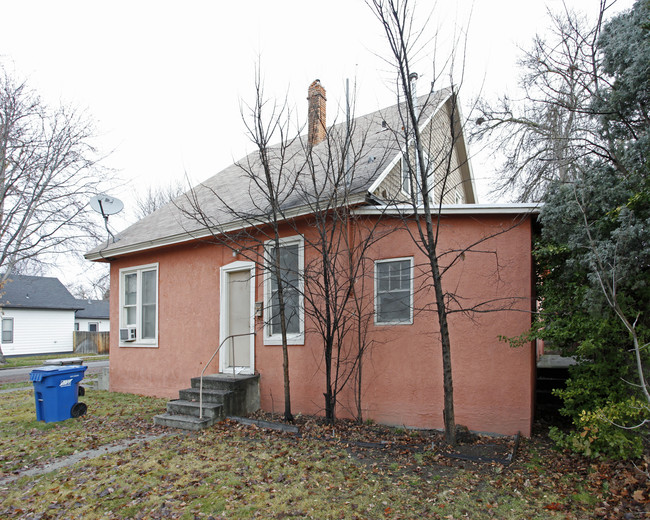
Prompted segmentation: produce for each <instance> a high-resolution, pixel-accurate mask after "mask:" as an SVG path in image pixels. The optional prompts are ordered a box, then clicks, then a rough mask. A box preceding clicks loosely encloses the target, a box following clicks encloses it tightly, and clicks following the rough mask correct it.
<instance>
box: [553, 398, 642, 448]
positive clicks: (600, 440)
mask: <svg viewBox="0 0 650 520" xmlns="http://www.w3.org/2000/svg"><path fill="white" fill-rule="evenodd" d="M644 420H649V421H650V408H649V407H648V405H647V404H644V403H643V402H641V401H639V400H638V399H636V398H634V397H632V398H630V399H627V400H626V401H620V402H610V403H607V404H606V405H604V406H602V407H600V408H598V409H596V410H593V411H586V410H583V411H582V412H581V413H580V414H579V415H578V417H576V418H575V419H574V421H573V424H574V426H575V429H574V430H572V431H570V432H566V433H565V432H562V431H561V430H559V429H558V428H556V427H553V428H551V430H550V432H549V434H550V437H551V438H552V439H553V440H554V441H555V442H556V443H557V445H558V446H560V447H562V448H567V449H569V450H571V451H574V452H576V453H581V454H583V455H585V456H587V457H592V458H598V457H604V458H621V459H629V458H637V457H640V456H641V455H642V454H643V435H644V434H646V433H647V432H648V427H647V425H645V424H642V423H643V422H644ZM639 425H641V426H639Z"/></svg>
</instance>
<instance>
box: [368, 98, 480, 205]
mask: <svg viewBox="0 0 650 520" xmlns="http://www.w3.org/2000/svg"><path fill="white" fill-rule="evenodd" d="M452 103H454V100H453V99H452V98H451V97H448V98H447V99H445V100H444V101H443V102H442V103H441V104H440V106H439V107H436V110H435V111H434V112H433V114H432V115H431V116H430V117H429V118H428V120H427V121H425V122H424V123H423V125H422V128H421V136H422V141H423V147H424V151H425V160H427V161H428V162H429V164H430V165H431V169H432V170H433V172H434V176H433V179H434V187H433V190H434V196H435V197H434V198H435V201H436V202H437V203H442V204H475V203H476V194H475V193H476V192H475V187H474V178H473V175H472V171H471V165H470V162H469V158H468V156H467V148H466V146H465V140H464V135H463V132H462V124H461V118H460V114H459V112H458V107H457V105H456V106H454V105H452ZM452 109H453V111H454V114H455V117H454V132H453V135H452V131H451V127H450V120H451V115H452ZM409 160H410V163H411V164H414V163H415V151H414V147H413V146H410V147H409ZM406 164H407V163H406V161H405V160H403V154H398V155H396V156H395V157H394V158H393V160H392V161H391V163H390V164H389V165H388V166H387V167H386V169H385V171H384V172H383V173H382V174H381V175H380V176H379V177H378V178H377V180H376V181H375V183H374V184H373V186H372V187H371V192H372V194H373V195H374V196H375V197H377V198H379V199H381V200H384V201H389V202H395V203H404V202H408V201H409V200H410V199H409V195H408V194H407V193H406V192H405V191H404V190H403V189H402V181H403V178H402V174H403V171H404V170H405V168H406V167H407V166H406ZM447 172H448V173H447ZM441 192H442V197H441Z"/></svg>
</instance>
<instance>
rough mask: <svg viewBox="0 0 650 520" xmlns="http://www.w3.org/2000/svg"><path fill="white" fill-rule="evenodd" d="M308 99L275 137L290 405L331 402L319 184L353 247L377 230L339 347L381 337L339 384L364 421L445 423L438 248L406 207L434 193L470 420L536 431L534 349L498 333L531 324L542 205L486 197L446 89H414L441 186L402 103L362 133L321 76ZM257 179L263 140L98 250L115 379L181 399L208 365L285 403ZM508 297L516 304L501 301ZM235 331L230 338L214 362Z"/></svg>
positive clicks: (92, 255)
mask: <svg viewBox="0 0 650 520" xmlns="http://www.w3.org/2000/svg"><path fill="white" fill-rule="evenodd" d="M308 100H309V122H308V136H307V140H306V142H305V141H304V140H303V139H299V140H296V141H293V142H285V143H280V144H279V145H277V146H275V147H271V148H270V149H269V150H268V151H267V152H268V153H267V157H269V161H270V163H271V165H272V166H274V168H272V171H271V174H270V175H271V176H272V178H273V182H274V186H275V188H277V190H278V200H280V201H281V204H280V205H279V208H280V209H279V211H281V213H282V219H283V220H282V223H281V224H280V226H279V232H280V235H281V241H280V246H279V247H280V251H279V253H278V257H276V258H279V259H280V264H281V265H282V270H283V271H282V272H283V273H284V274H286V280H285V281H286V283H287V287H288V288H289V289H288V290H287V293H288V296H287V301H286V305H285V316H288V319H287V325H286V330H287V338H288V343H289V346H288V358H289V376H290V387H291V396H292V398H291V402H292V410H293V412H294V413H296V412H301V413H305V414H322V413H323V409H324V402H323V393H324V383H325V380H326V379H325V377H326V376H325V368H324V366H325V363H324V354H323V339H322V337H321V336H319V333H318V330H319V326H320V325H322V323H323V321H322V320H321V319H320V318H318V313H316V312H310V311H312V310H313V308H315V307H317V306H318V305H319V302H318V301H316V303H314V301H313V300H312V303H311V304H310V303H309V302H307V300H308V298H307V292H308V291H309V287H308V286H309V285H310V284H311V283H312V282H310V281H309V280H308V279H307V276H306V273H307V270H308V267H309V266H312V267H313V266H314V265H316V266H317V265H318V259H319V254H317V248H316V246H314V244H316V243H317V241H318V236H317V235H318V232H317V231H318V229H317V228H318V226H317V222H316V216H317V215H320V213H316V212H315V210H314V207H315V205H317V204H318V203H319V200H320V199H319V197H323V196H328V197H331V196H332V194H335V195H338V194H339V193H342V192H344V193H345V197H344V198H342V199H340V200H341V202H340V203H338V205H337V204H334V205H331V206H329V210H328V211H330V212H334V211H339V210H340V209H341V208H343V210H344V211H341V214H342V215H343V217H342V218H344V219H345V221H344V226H343V228H342V229H341V230H339V231H338V234H337V235H336V236H337V237H338V238H339V239H340V240H339V243H344V244H348V247H349V248H350V251H352V249H351V248H352V245H353V244H354V243H355V241H359V240H365V237H368V236H372V237H376V240H370V241H367V242H365V243H366V244H367V247H366V248H365V249H364V250H363V257H362V259H361V262H360V264H363V265H364V268H363V270H362V271H359V272H356V273H355V275H354V276H350V283H351V284H352V286H353V287H354V288H353V290H352V291H350V292H354V293H355V294H356V295H358V298H359V301H362V302H363V309H366V310H363V311H362V310H358V313H357V314H358V316H359V317H361V315H362V314H363V316H364V320H365V321H364V323H363V324H360V325H359V328H358V329H357V330H352V329H351V330H350V331H349V333H348V334H347V335H346V336H345V338H342V339H341V343H340V345H341V351H340V352H338V356H337V360H340V361H341V363H343V362H344V361H345V359H348V360H349V359H357V358H354V357H352V354H354V352H355V349H358V347H359V345H361V344H362V343H363V344H364V345H365V346H366V347H368V348H367V349H366V350H364V354H363V357H362V358H359V359H363V375H362V376H361V373H360V371H358V367H359V364H358V363H352V364H351V365H343V364H341V367H343V366H345V367H347V368H345V370H356V372H354V373H352V372H349V375H350V377H349V378H348V381H347V384H346V385H345V386H343V387H342V388H341V389H340V391H339V393H338V395H337V415H338V416H339V417H353V416H355V415H357V412H358V411H360V412H361V413H362V416H363V418H364V419H373V420H375V421H377V422H380V423H384V424H392V425H401V426H407V427H419V428H441V427H442V425H443V417H442V409H443V388H442V380H443V375H442V356H441V349H440V333H439V329H438V326H437V318H436V317H435V313H434V312H433V311H434V309H435V298H434V297H433V293H432V291H431V284H430V279H429V278H428V277H427V276H426V272H427V270H426V267H425V266H426V258H425V257H424V255H423V253H422V251H421V250H420V249H419V248H418V246H417V245H416V244H415V243H414V241H413V240H412V238H411V235H417V233H418V231H417V226H418V223H421V222H422V220H421V216H418V215H417V214H416V211H415V209H414V207H413V205H412V204H409V203H408V201H409V200H415V201H416V202H417V201H419V202H421V203H423V201H424V200H425V198H426V197H430V200H431V201H433V202H435V204H436V207H437V208H438V218H439V220H440V228H439V229H440V235H439V239H438V251H439V252H440V253H441V254H442V255H443V256H441V262H442V264H443V268H444V278H443V283H444V288H445V290H446V291H447V297H450V298H451V297H453V301H452V304H456V305H457V308H456V309H455V310H456V311H457V312H454V313H452V314H450V317H449V320H450V335H451V343H452V364H453V377H454V400H455V413H456V422H457V423H459V424H463V425H466V426H467V427H469V428H470V429H471V430H475V431H485V432H494V433H502V434H514V433H517V432H521V433H523V434H524V435H529V434H530V432H531V425H532V419H533V406H534V379H535V353H534V348H533V346H532V345H529V346H526V347H522V348H519V349H513V348H511V347H509V346H508V345H507V344H506V343H504V342H502V341H500V340H499V338H500V337H502V336H506V337H508V336H515V335H519V334H521V333H523V332H524V331H526V330H527V329H528V328H529V326H530V324H531V310H532V308H533V305H534V297H533V296H534V295H533V286H534V281H533V270H532V256H531V247H532V235H533V228H534V218H535V217H534V207H532V206H530V205H480V204H477V203H476V196H475V189H474V181H473V176H472V171H471V168H470V163H469V160H468V155H467V150H466V146H465V142H464V139H463V136H462V128H461V125H460V122H459V116H458V110H457V109H458V107H457V105H456V99H455V96H454V95H453V94H452V92H450V91H449V90H443V91H439V92H432V93H429V94H426V95H424V96H420V97H419V98H418V106H419V107H420V110H421V113H420V131H421V133H422V135H424V136H425V139H426V141H427V143H428V145H427V149H426V151H425V154H426V156H427V160H429V159H430V164H432V165H436V164H438V165H440V164H444V165H446V167H447V170H445V172H446V173H447V174H444V175H443V172H442V169H441V168H438V167H435V166H433V167H431V168H430V169H429V168H427V175H428V176H429V177H428V178H429V179H430V186H431V189H430V190H429V191H428V192H427V193H423V192H422V190H421V189H420V188H419V184H418V183H417V182H416V181H415V180H414V179H415V176H414V175H413V173H412V172H413V171H414V167H413V166H412V165H413V160H412V153H413V152H412V147H409V142H400V141H399V139H396V138H395V136H396V133H399V132H396V131H395V130H396V129H397V130H399V129H400V127H403V125H404V122H403V121H402V119H401V117H400V111H401V110H402V109H403V106H402V105H396V106H393V107H388V108H386V109H383V110H379V111H377V112H374V113H372V114H368V115H364V116H361V117H357V118H355V119H354V120H353V124H352V125H351V127H353V128H354V132H352V133H351V134H350V133H349V132H348V131H347V128H350V127H348V126H347V125H346V124H338V125H333V126H331V127H329V128H328V127H327V126H326V120H325V117H326V95H325V90H324V89H323V87H322V85H320V82H319V81H318V80H317V81H315V82H314V83H313V84H312V85H311V86H310V88H309V91H308ZM336 143H346V144H345V146H348V148H345V149H346V150H354V157H353V158H352V159H349V157H350V154H348V155H347V157H348V159H345V158H344V155H345V154H340V153H339V154H338V155H337V154H336V153H333V150H334V147H333V145H334V144H336ZM342 149H343V148H340V147H339V148H336V150H338V151H340V150H342ZM307 158H309V159H310V160H306V159H307ZM329 158H332V159H331V160H328V159H329ZM337 161H338V163H337ZM333 163H337V164H338V166H335V167H332V164H333ZM343 163H344V164H343ZM333 171H338V172H341V171H343V172H344V175H345V176H346V177H345V180H344V186H343V187H342V185H341V184H338V185H336V186H334V181H333V180H332V177H331V175H330V174H331V173H332V172H333ZM280 172H285V173H284V174H286V175H289V177H290V178H291V181H288V180H287V179H282V178H281V177H280V176H281V175H282V174H281V173H280ZM286 172H290V173H288V174H287V173H286ZM251 174H252V175H251ZM292 175H293V177H291V176H292ZM261 179H263V173H262V167H261V165H260V162H259V154H256V153H252V154H250V155H249V156H247V157H245V158H243V159H242V160H241V161H239V162H238V163H236V164H234V165H232V166H230V167H228V168H226V169H225V170H223V171H221V172H220V173H218V174H217V175H215V176H214V177H212V178H210V179H208V180H206V181H205V182H204V183H202V184H201V185H199V186H197V187H196V188H195V189H194V190H192V191H191V192H190V193H189V194H187V195H186V196H182V197H180V198H178V199H176V200H175V201H174V202H173V203H170V204H168V205H166V206H164V207H162V208H160V209H159V210H158V211H156V212H154V213H152V214H150V215H148V216H147V217H145V218H144V219H142V220H140V221H139V222H137V223H135V224H134V225H132V226H131V227H129V228H127V229H126V230H124V231H123V232H121V233H119V234H118V235H117V241H115V242H110V243H104V244H101V245H99V246H98V247H97V248H95V249H94V250H92V251H90V252H89V253H88V254H87V255H86V258H88V259H90V260H93V261H100V262H110V271H111V291H110V294H111V300H110V315H111V330H112V334H111V346H110V350H111V352H110V356H111V368H110V384H111V389H113V390H116V391H122V392H132V393H139V394H147V395H154V396H160V397H168V398H172V397H174V396H175V395H176V394H177V392H178V391H179V390H180V389H182V388H184V387H186V386H188V383H189V380H190V378H192V377H196V376H199V375H200V374H201V373H202V372H204V371H205V373H207V374H210V373H224V374H231V373H232V374H233V375H234V374H236V373H238V374H257V375H259V379H258V381H259V396H258V399H259V403H260V406H261V407H262V409H264V410H268V411H275V412H282V410H283V381H284V379H283V369H282V367H283V352H282V347H281V346H280V345H281V343H282V342H281V335H280V328H281V327H280V321H279V320H278V315H279V313H278V310H279V305H278V302H279V298H278V296H277V291H276V289H277V286H278V284H277V281H276V280H275V278H274V276H273V275H272V274H270V273H269V269H268V268H266V267H268V265H269V264H268V262H269V256H270V254H275V250H273V253H269V247H268V246H267V244H266V243H265V242H264V236H265V235H266V236H267V237H270V236H271V235H272V233H269V232H268V229H269V228H268V227H265V226H267V222H268V221H265V220H264V217H262V216H260V212H265V211H266V212H267V213H266V214H268V211H269V205H268V204H267V203H266V202H265V201H266V198H265V193H266V192H265V191H264V187H263V183H262V184H261ZM411 195H413V196H414V198H413V199H411ZM331 200H332V199H331V198H329V199H328V201H331ZM439 202H441V204H440V205H439V206H438V203H439ZM197 208H198V211H197ZM328 214H329V213H328ZM242 237H244V238H242ZM246 237H247V238H246ZM246 240H249V242H248V243H247V242H246ZM350 244H352V245H350ZM471 244H474V245H475V246H474V247H470V245H471ZM355 254H356V253H355ZM347 256H348V257H350V258H351V257H352V256H354V255H353V254H350V255H347ZM452 260H453V261H452ZM350 261H352V260H350ZM313 271H314V270H313V269H312V272H313ZM341 276H345V274H341ZM317 281H318V280H317ZM495 302H508V303H507V305H503V306H502V307H496V308H495V307H492V308H490V304H493V303H495ZM312 304H313V308H312V307H310V305H312ZM360 309H361V307H360ZM497 309H498V311H499V312H496V310H497ZM461 310H465V311H467V312H460V311H461ZM483 310H492V311H495V312H485V313H483V312H481V311H483ZM350 312H351V314H350V316H355V312H357V311H354V310H352V309H351V310H350ZM366 312H367V313H366ZM366 318H367V319H366ZM323 319H324V318H323ZM361 327H363V330H361ZM118 332H119V334H118ZM361 332H363V334H361ZM253 333H254V334H253ZM233 334H249V335H248V336H238V337H236V338H232V337H231V336H232V335H233ZM362 336H363V339H360V338H362ZM229 338H230V339H229ZM225 340H228V341H229V343H227V344H226V347H225V348H222V349H221V350H219V351H218V355H217V357H216V361H215V362H214V363H213V364H210V365H209V366H208V365H207V363H208V362H209V360H210V359H211V356H212V355H213V353H215V351H216V350H217V347H219V345H220V344H222V343H223V342H225ZM350 366H352V367H353V368H349V367H350Z"/></svg>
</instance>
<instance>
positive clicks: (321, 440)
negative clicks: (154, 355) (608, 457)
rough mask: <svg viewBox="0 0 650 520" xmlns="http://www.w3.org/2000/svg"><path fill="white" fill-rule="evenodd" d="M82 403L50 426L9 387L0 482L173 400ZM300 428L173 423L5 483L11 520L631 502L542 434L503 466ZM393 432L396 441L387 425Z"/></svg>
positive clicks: (139, 427)
mask: <svg viewBox="0 0 650 520" xmlns="http://www.w3.org/2000/svg"><path fill="white" fill-rule="evenodd" d="M81 399H82V400H83V401H84V402H86V404H87V405H88V414H87V415H86V416H84V417H82V418H79V419H69V420H67V421H63V422H60V423H50V424H44V423H38V422H36V421H35V412H34V403H33V396H32V392H30V391H19V392H13V393H11V394H3V395H0V453H1V456H0V457H1V460H0V462H1V466H0V467H1V468H2V470H1V472H0V480H1V479H2V478H3V476H8V475H11V474H13V472H16V471H19V470H20V469H21V468H25V467H26V466H28V467H34V466H38V465H40V464H43V463H45V462H46V461H50V460H56V459H57V458H60V457H62V456H65V455H68V454H70V453H73V452H74V451H81V450H86V449H90V448H97V447H99V446H102V445H105V444H107V443H110V442H115V441H118V440H119V439H127V438H131V437H134V436H136V435H142V434H145V433H156V432H162V431H164V430H162V429H158V428H156V427H154V426H153V425H152V421H151V417H152V416H153V415H154V414H156V413H159V412H161V411H162V410H163V409H164V406H165V401H164V400H161V399H153V398H146V397H141V396H133V395H126V394H117V393H109V392H101V391H88V393H87V395H86V396H85V397H83V398H81ZM301 428H302V431H303V435H302V436H301V437H297V436H295V435H292V434H286V433H284V434H283V433H279V432H274V431H267V430H260V429H257V428H255V427H244V426H241V425H238V424H235V423H224V424H220V425H217V426H215V427H213V428H211V429H209V430H206V431H203V432H200V433H186V432H181V431H174V430H171V431H172V434H171V435H168V436H165V437H161V438H159V439H157V440H154V441H150V442H147V443H144V444H135V445H132V446H131V447H129V448H128V449H126V450H124V451H121V452H119V453H114V454H107V455H102V456H101V457H98V458H95V459H87V460H85V461H82V462H79V463H77V464H75V465H74V466H71V467H67V468H64V469H61V470H59V471H57V472H52V473H48V474H46V475H43V476H40V477H23V478H20V479H19V480H17V481H14V482H12V483H11V484H8V485H1V484H0V517H1V518H31V517H33V516H38V515H44V516H42V518H46V517H47V518H84V519H95V518H97V519H100V518H110V519H119V518H152V519H153V518H161V519H162V518H186V519H195V518H206V519H209V518H213V519H221V518H239V519H246V518H278V519H289V518H295V519H297V518H315V519H339V518H344V519H354V518H359V519H377V518H391V519H405V518H414V519H415V518H418V519H420V518H440V519H443V518H453V519H455V518H473V519H482V518H499V519H517V520H519V519H524V518H539V519H546V518H562V519H567V518H569V519H587V518H594V517H603V518H605V517H606V518H615V517H617V515H616V514H614V513H615V512H614V510H613V508H615V507H622V506H621V500H622V498H621V496H619V495H623V493H620V492H619V491H617V489H618V488H617V487H616V486H617V484H616V482H617V481H616V478H615V477H616V475H612V474H607V473H606V468H605V467H604V466H603V467H601V466H600V465H599V464H592V463H591V462H589V461H585V460H584V459H580V458H575V457H568V456H566V455H563V454H559V453H556V452H554V451H552V450H550V449H549V447H548V445H547V444H546V442H545V440H544V438H543V437H542V438H534V439H532V440H525V441H523V442H522V445H521V447H520V453H519V456H518V457H517V460H516V461H515V463H513V464H512V465H510V466H503V465H501V464H496V463H492V464H474V463H470V462H464V461H453V460H451V459H446V458H445V457H444V456H442V455H441V453H439V452H438V451H437V450H433V449H426V450H417V451H413V450H409V449H402V448H401V447H400V444H399V442H396V443H395V444H394V445H392V446H391V447H390V448H387V449H381V450H380V449H376V448H374V449H373V448H362V447H358V446H357V447H354V446H353V445H351V444H350V443H349V442H346V439H345V436H346V435H348V434H349V432H350V431H354V432H355V435H357V436H360V437H359V438H361V437H363V432H364V430H363V429H360V428H357V427H354V428H356V429H354V430H352V428H351V427H349V426H347V427H345V428H343V427H339V426H337V427H335V428H332V427H327V428H326V427H324V426H322V425H318V424H317V423H315V422H313V423H311V424H308V425H307V426H305V425H303V426H302V427H301ZM367 428H371V427H367ZM381 435H384V436H386V435H388V436H389V437H388V438H389V439H390V433H386V431H385V430H382V433H381ZM409 435H411V437H413V436H414V435H413V434H408V433H406V434H405V433H401V432H400V433H399V434H397V433H395V437H394V439H397V440H398V441H399V440H401V439H405V438H407V437H408V436H409ZM405 436H406V437H405ZM415 437H417V436H415ZM326 438H327V439H326ZM332 438H336V439H338V440H337V441H332V440H331V439H332ZM608 467H609V466H608ZM626 478H628V481H629V478H630V476H629V475H627V477H626ZM626 485H628V484H626ZM641 489H643V488H641ZM626 493H627V495H628V496H632V495H633V493H634V490H633V489H632V488H629V486H628V488H626ZM638 498H641V495H638ZM626 507H629V505H627V506H626ZM639 507H643V506H642V505H639ZM626 511H629V509H626Z"/></svg>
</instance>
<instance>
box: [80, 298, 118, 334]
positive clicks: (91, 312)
mask: <svg viewBox="0 0 650 520" xmlns="http://www.w3.org/2000/svg"><path fill="white" fill-rule="evenodd" d="M77 303H78V305H79V310H78V311H77V313H76V314H75V319H74V330H78V331H88V332H108V331H110V324H111V322H110V315H109V305H108V300H77Z"/></svg>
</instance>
